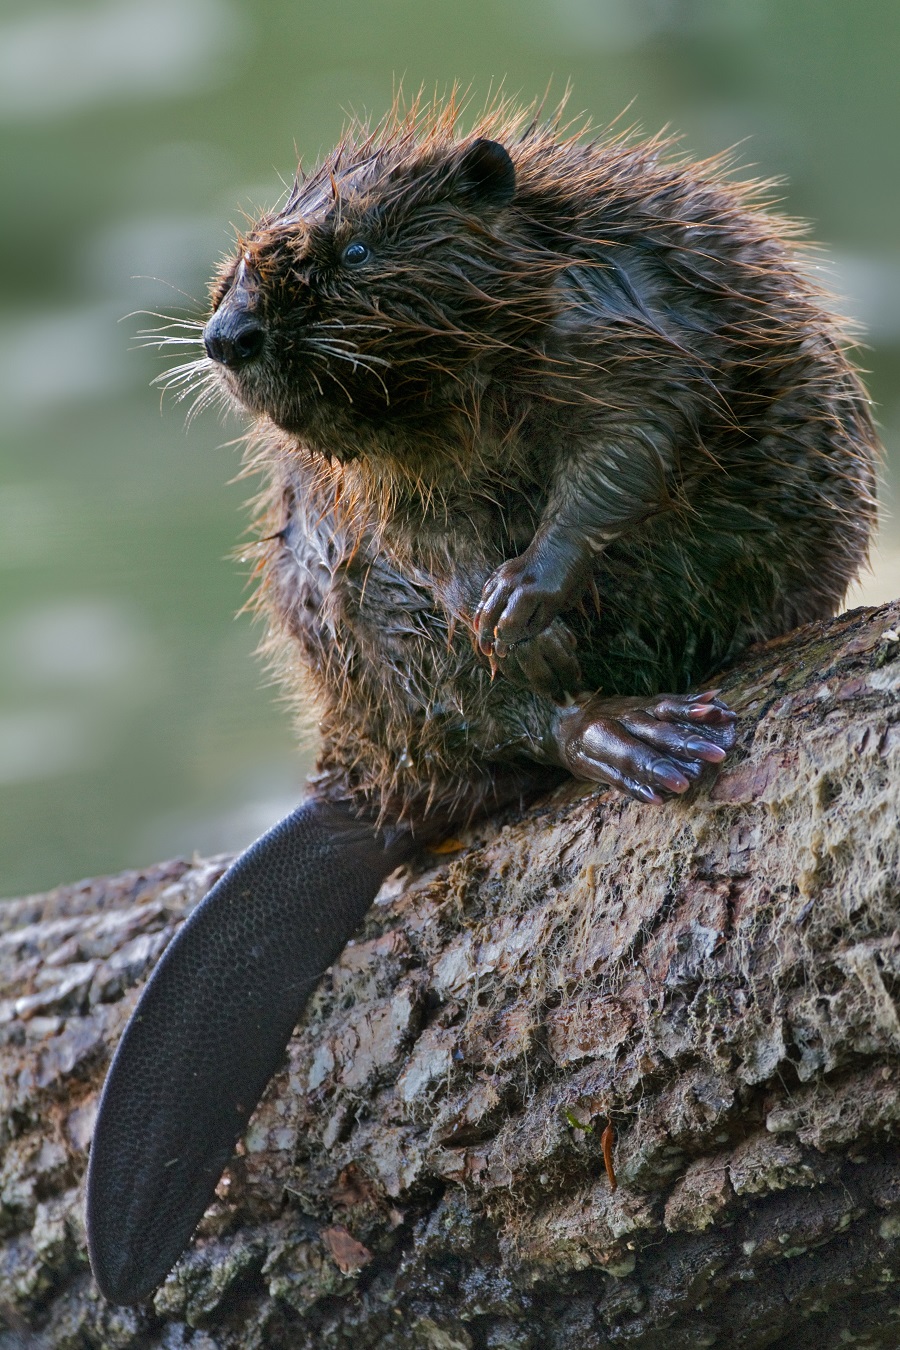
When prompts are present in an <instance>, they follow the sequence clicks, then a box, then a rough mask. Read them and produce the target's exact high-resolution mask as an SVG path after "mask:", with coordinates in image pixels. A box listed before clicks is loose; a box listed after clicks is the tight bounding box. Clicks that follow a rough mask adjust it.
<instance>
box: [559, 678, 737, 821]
mask: <svg viewBox="0 0 900 1350" xmlns="http://www.w3.org/2000/svg"><path fill="white" fill-rule="evenodd" d="M717 692H718V691H717V690H708V691H707V692H706V693H703V694H691V695H679V694H658V695H651V696H650V697H649V698H602V697H599V696H598V697H596V698H591V699H589V700H587V701H586V702H583V703H574V704H572V705H570V706H569V707H568V708H560V709H559V711H558V713H557V715H556V718H555V720H554V725H553V740H554V744H555V749H556V752H557V754H558V756H559V757H560V762H561V763H562V764H563V765H565V767H566V768H567V769H568V770H569V772H570V773H572V774H574V776H575V777H576V778H586V779H589V780H590V781H592V782H600V783H609V784H611V785H612V786H613V787H616V788H618V789H619V790H620V791H621V792H625V793H627V794H628V796H629V797H634V799H635V800H636V801H639V802H662V801H664V800H665V799H666V798H667V797H671V796H677V795H678V794H680V793H682V792H687V790H688V788H689V787H690V786H691V784H692V783H694V782H696V780H697V779H698V778H699V777H700V775H701V774H702V772H703V770H704V768H705V767H706V766H707V765H708V764H720V763H721V762H722V760H723V759H724V758H725V756H726V755H727V754H728V752H729V750H730V749H731V748H732V746H733V745H734V741H735V736H736V725H735V724H736V721H737V718H736V715H735V713H733V712H732V711H731V709H730V708H729V707H727V706H726V704H724V703H723V702H722V700H721V699H720V698H718V697H717Z"/></svg>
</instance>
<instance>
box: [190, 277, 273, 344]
mask: <svg viewBox="0 0 900 1350" xmlns="http://www.w3.org/2000/svg"><path fill="white" fill-rule="evenodd" d="M258 309H259V288H258V284H257V277H256V274H255V273H254V272H253V271H252V270H251V269H250V267H249V266H248V264H247V259H241V262H240V265H239V266H238V269H237V272H236V274H235V278H234V281H233V282H232V286H231V290H230V291H229V292H228V294H227V295H226V296H225V299H224V300H223V301H222V303H221V305H220V306H219V308H218V309H217V310H216V312H215V314H214V315H213V316H212V318H211V319H210V321H209V323H208V324H207V325H206V327H205V328H204V330H203V345H204V347H205V348H206V354H207V356H208V357H209V358H210V360H211V361H217V362H218V363H219V365H220V366H228V367H229V368H230V369H232V370H235V369H237V368H238V367H239V366H246V365H249V363H250V362H251V361H253V360H255V359H256V357H257V356H259V354H260V352H261V351H262V347H263V342H264V341H265V336H266V332H265V328H264V327H263V325H262V322H261V321H260V319H259V317H258V313H257V311H258Z"/></svg>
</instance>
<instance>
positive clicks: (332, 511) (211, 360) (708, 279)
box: [88, 107, 876, 1303]
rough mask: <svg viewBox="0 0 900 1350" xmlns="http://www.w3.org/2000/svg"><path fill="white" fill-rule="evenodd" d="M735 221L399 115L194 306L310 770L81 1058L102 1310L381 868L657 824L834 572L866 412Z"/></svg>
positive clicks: (806, 301) (341, 159) (349, 144)
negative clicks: (742, 678)
mask: <svg viewBox="0 0 900 1350" xmlns="http://www.w3.org/2000/svg"><path fill="white" fill-rule="evenodd" d="M760 194H761V189H760V186H759V185H754V184H747V183H737V182H734V181H732V179H731V177H730V174H729V172H728V169H727V165H726V163H725V161H724V160H722V159H714V160H710V161H706V162H704V163H702V164H694V163H691V162H689V161H688V160H686V159H685V158H683V157H679V156H678V155H677V154H676V152H675V151H674V149H673V146H672V144H671V143H670V142H668V141H666V140H665V139H664V138H662V137H656V138H653V139H649V140H639V139H634V138H631V137H627V136H625V137H622V136H606V137H602V136H601V137H599V138H595V139H592V140H585V139H584V137H583V136H580V135H577V134H573V133H571V132H569V131H566V130H563V129H562V128H561V125H560V121H559V119H558V118H556V119H553V118H551V119H549V120H547V121H545V120H542V119H541V117H539V116H535V115H534V114H533V112H527V113H522V112H519V113H517V112H514V111H512V110H511V109H510V108H509V107H503V108H500V109H495V110H494V111H493V112H491V113H489V114H487V115H485V117H484V118H483V119H482V120H481V122H480V123H479V124H478V125H477V126H476V127H475V128H474V129H472V130H471V131H469V132H468V133H467V134H465V133H463V132H462V131H461V130H460V125H459V119H458V113H457V110H456V109H455V108H453V107H451V108H449V109H440V108H437V109H433V110H431V111H430V112H425V113H422V112H421V111H420V110H418V109H415V110H413V112H412V113H411V114H410V115H408V116H399V115H394V116H392V117H390V118H389V119H388V120H387V121H386V122H384V123H383V124H381V125H380V126H378V127H377V128H375V129H374V130H371V129H369V128H367V127H364V126H355V127H353V128H351V130H350V131H349V132H348V134H347V135H346V137H345V139H344V140H343V142H342V144H341V145H340V147H339V148H338V149H337V150H336V151H335V152H334V153H333V154H332V155H330V156H329V157H328V158H327V159H326V160H325V161H324V162H323V163H322V164H321V165H320V167H319V168H318V169H317V170H316V171H315V172H314V173H312V174H311V175H309V176H303V175H302V174H300V175H298V177H297V180H296V182H295V184H294V186H293V189H292V190H291V191H290V192H289V194H288V196H287V198H286V200H285V201H284V203H283V205H281V207H280V208H279V209H278V210H276V211H275V212H274V213H272V214H270V215H268V216H265V217H264V218H263V219H261V220H260V221H259V222H258V223H257V224H256V225H255V226H254V227H253V228H252V229H251V230H249V231H248V232H247V234H246V236H245V237H243V238H241V239H240V240H239V242H238V247H237V249H236V251H235V255H234V257H233V258H231V259H229V260H228V262H227V263H225V264H224V265H223V266H222V268H221V269H220V271H219V274H218V276H217V278H216V280H215V282H214V285H213V290H212V306H211V309H212V314H211V317H210V318H209V320H208V321H207V322H206V324H205V327H204V328H203V332H202V341H203V344H204V348H205V354H204V355H203V356H201V357H200V358H199V360H198V361H196V362H195V363H193V364H192V365H191V366H190V367H189V368H188V369H187V374H186V376H184V377H185V378H188V380H189V381H190V380H195V381H196V382H198V385H199V386H200V387H201V392H203V382H204V381H207V382H209V381H214V382H215V384H216V386H217V387H218V388H220V389H221V390H222V391H224V392H225V394H226V395H227V397H228V398H229V399H230V400H232V401H233V402H236V403H237V404H238V405H240V407H242V408H243V409H245V410H246V411H247V412H249V414H250V416H251V419H252V431H251V436H250V463H251V465H252V467H253V468H254V469H258V470H260V471H261V472H262V473H263V475H264V476H265V478H266V481H267V489H266V494H265V500H264V505H263V511H262V516H261V525H260V530H259V534H260V543H259V546H258V547H259V558H258V573H259V578H260V588H259V597H260V598H259V604H260V607H261V609H262V611H263V613H264V614H265V616H266V618H267V621H268V626H269V636H268V647H269V651H270V653H271V654H272V656H273V659H274V660H275V662H276V664H277V667H278V670H279V672H280V674H281V675H282V677H283V678H284V679H285V681H286V683H287V686H288V688H289V689H290V690H291V691H293V692H295V693H296V692H297V691H301V690H302V694H303V697H304V699H308V698H309V697H310V696H311V697H312V699H313V701H314V704H315V706H316V707H317V709H318V712H319V716H320V722H321V733H322V751H321V756H320V759H319V763H318V765H317V769H316V771H315V773H314V775H313V776H312V778H311V780H310V793H309V796H308V798H307V799H306V801H304V802H303V803H302V804H301V806H300V807H299V808H298V809H297V810H296V811H295V812H294V813H292V815H290V816H289V817H288V818H287V819H286V820H285V821H282V822H281V823H280V824H279V825H278V826H276V827H275V829H274V830H272V831H271V832H270V833H269V834H268V835H265V836H263V838H262V839H261V840H259V841H257V843H256V844H255V845H253V846H252V848H251V849H250V850H248V852H247V853H245V854H244V855H243V856H242V857H241V858H239V859H238V861H237V862H236V863H235V864H234V866H233V867H232V868H231V869H230V870H229V872H228V873H226V875H225V876H224V877H223V878H222V879H221V880H220V881H219V882H218V883H217V885H216V886H215V887H214V888H213V890H212V891H211V892H210V894H209V896H208V897H207V898H206V900H205V901H204V902H203V903H202V904H201V905H200V906H199V907H198V909H197V910H196V911H195V912H194V914H193V915H192V916H191V918H190V919H189V920H188V922H187V923H186V924H185V925H184V926H183V928H182V930H181V932H180V933H179V935H178V937H177V938H176V940H175V941H174V942H173V943H172V944H171V945H170V947H169V948H168V950H167V951H166V953H165V955H164V957H163V960H162V961H161V963H160V965H159V966H158V968H157V970H156V972H155V973H154V976H153V978H152V979H151V981H150V983H149V985H148V987H147V989H146V990H145V992H144V995H143V997H142V1000H141V1002H140V1004H139V1006H138V1008H137V1010H136V1012H135V1014H134V1016H133V1018H132V1021H131V1022H130V1023H129V1025H128V1027H127V1029H126V1031H125V1034H124V1036H123V1038H122V1042H121V1044H120V1046H119V1049H118V1051H117V1054H116V1056H115V1060H114V1063H113V1066H112V1068H111V1070H110V1073H109V1076H108V1079H107V1083H106V1086H105V1088H104V1094H103V1098H102V1102H101V1106H100V1112H99V1117H98V1123H97V1129H96V1133H95V1136H94V1141H93V1147H92V1152H91V1162H90V1175H89V1184H88V1235H89V1246H90V1252H91V1259H92V1264H93V1268H94V1272H95V1275H96V1278H97V1281H98V1283H99V1285H100V1288H101V1290H102V1291H103V1293H104V1294H105V1295H106V1296H107V1297H108V1298H110V1299H111V1300H113V1301H115V1302H122V1303H127V1302H135V1301H139V1300H140V1299H142V1298H144V1297H147V1296H148V1295H149V1293H150V1292H152V1290H153V1288H154V1287H155V1286H156V1284H157V1283H158V1282H159V1281H160V1280H161V1279H162V1278H163V1277H164V1275H165V1274H166V1273H167V1271H168V1270H169V1269H170V1267H171V1266H172V1264H173V1263H174V1262H175V1260H176V1259H177V1257H178V1256H179V1254H180V1252H181V1251H182V1250H183V1248H184V1246H185V1245H186V1244H187V1242H188V1241H189V1239H190V1236H191V1232H192V1231H193V1228H194V1227H195V1225H196V1223H197V1221H198V1219H199V1218H200V1216H201V1214H202V1212H203V1209H204V1208H205V1206H206V1204H207V1203H208V1201H209V1199H210V1197H211V1193H212V1191H213V1189H214V1187H215V1185H216V1182H217V1180H218V1177H219V1175H220V1172H221V1169H222V1168H223V1167H224V1166H225V1164H226V1163H227V1161H228V1159H229V1157H230V1156H231V1153H232V1151H233V1149H234V1146H235V1142H236V1139H237V1137H238V1135H239V1133H240V1132H241V1130H242V1129H243V1127H244V1125H245V1124H246V1122H247V1120H248V1118H249V1115H250V1113H251V1111H252V1110H253V1108H254V1106H255V1104H256V1102H257V1101H258V1099H259V1097H260V1096H261V1094H262V1092H263V1090H264V1088H265V1085H266V1082H267V1081H268V1079H269V1078H270V1076H271V1075H272V1073H273V1072H274V1070H275V1068H276V1067H277V1064H278V1061H279V1058H280V1056H281V1054H282V1053H283V1049H284V1046H285V1044H286V1042H287V1040H288V1038H289V1036H290V1033H291V1030H292V1028H293V1026H294V1024H295V1023H296V1021H297V1019H298V1017H299V1014H300V1011H301V1009H302V1007H303V1004H304V1002H305V999H306V997H307V996H308V993H309V992H310V990H311V988H312V987H313V986H314V983H315V981H316V978H317V977H318V976H319V975H320V974H321V972H322V970H323V969H324V968H325V967H327V966H328V964H330V962H331V961H332V960H333V959H334V958H335V957H336V955H337V954H338V952H339V951H340V949H341V948H342V946H343V945H344V944H345V942H346V941H347V939H348V938H349V937H350V935H351V934H352V932H353V930H354V928H355V927H356V925H357V924H358V922H359V920H360V918H361V917H362V915H363V913H364V912H365V910H366V908H367V907H368V905H369V904H370V903H371V901H372V899H373V898H374V896H375V894H376V892H377V889H378V887H379V885H380V883H381V881H382V880H383V878H384V877H385V876H386V875H387V874H388V873H389V872H390V871H391V870H392V869H393V868H394V867H395V866H396V865H397V863H398V862H399V861H401V860H402V859H404V858H405V857H407V856H409V854H410V852H411V850H412V849H414V848H415V847H416V846H417V845H418V844H420V843H422V842H423V841H427V840H428V839H430V838H434V837H435V836H437V835H440V834H442V833H444V834H446V833H447V832H449V831H452V830H453V829H454V828H458V827H459V826H460V825H461V824H464V823H465V822H467V821H470V820H471V819H473V818H474V817H476V816H478V815H483V814H484V813H487V812H490V811H492V810H495V809H496V808H498V807H500V806H502V805H504V804H509V803H511V802H516V801H518V800H522V799H524V798H525V797H527V796H529V795H533V794H535V793H537V792H540V791H542V790H544V789H546V788H547V787H549V786H552V785H553V784H554V783H556V782H558V781H560V779H561V778H564V777H565V776H566V775H567V774H569V775H574V776H575V777H576V778H580V779H584V780H588V781H591V782H594V783H599V784H603V785H606V786H612V787H613V788H616V789H618V790H620V791H621V792H624V793H626V794H627V795H629V796H630V797H632V798H634V799H636V800H637V801H639V802H642V803H645V804H651V805H652V804H659V803H660V802H662V801H664V800H665V799H666V798H669V797H672V796H675V795H678V794H682V793H684V792H685V791H687V790H688V789H689V788H690V787H691V785H692V784H694V783H695V782H696V781H697V780H698V779H699V778H700V776H701V775H702V774H703V772H704V770H705V769H706V768H707V766H709V765H715V764H718V763H720V762H721V761H722V760H723V759H724V758H725V756H726V755H727V753H728V751H729V749H730V748H731V746H732V744H733V741H734V737H735V718H734V714H733V713H732V712H731V710H730V709H728V708H727V707H726V706H725V704H724V703H723V702H722V700H721V699H720V698H719V697H718V694H717V691H716V690H715V689H705V690H704V688H703V686H704V684H705V683H709V682H710V681H711V680H712V679H713V678H714V675H715V672H716V671H717V670H718V669H720V668H721V667H722V666H723V665H724V664H725V663H727V662H728V661H729V660H730V659H731V658H732V657H733V656H734V655H735V654H736V653H737V652H739V651H740V650H741V649H742V648H744V647H746V646H747V645H748V644H749V643H751V642H754V641H757V640H760V639H766V638H771V637H773V636H775V635H777V634H781V633H784V632H786V631H788V630H790V629H791V628H793V627H795V626H796V625H798V624H801V623H804V622H807V621H809V620H813V619H820V618H823V617H825V616H828V615H830V614H832V613H833V612H834V611H835V609H836V608H837V606H838V605H839V603H840V601H841V599H842V597H843V595H844V593H845V591H846V588H847V586H848V584H849V583H850V582H851V580H852V579H853V578H854V577H855V576H856V574H857V573H858V571H859V569H860V567H861V566H862V564H863V562H864V560H865V558H866V553H867V547H868V542H869V538H870V535H871V532H872V527H873V521H874V510H875V508H874V464H875V459H876V438H875V433H874V430H873V425H872V420H871V417H870V411H869V404H868V401H867V398H866V395H865V392H864V390H863V388H862V385H861V383H860V380H859V378H858V375H857V373H856V371H855V369H854V368H853V366H852V364H851V363H850V361H849V359H848V357H847V354H846V346H847V337H846V333H845V331H844V330H843V329H842V328H841V326H840V324H839V323H838V321H837V320H835V319H834V318H832V317H831V316H830V315H829V313H827V311H826V308H825V306H824V303H823V300H822V297H821V295H820V293H819V291H818V290H817V288H816V287H815V285H814V284H813V282H812V280H811V279H810V274H809V269H808V267H807V266H806V265H805V263H804V260H803V257H802V254H800V253H799V252H798V248H797V246H796V245H795V244H794V239H795V236H796V234H797V230H796V227H795V226H794V225H793V224H792V223H790V222H788V221H786V220H784V219H782V218H779V217H776V216H775V215H773V214H772V213H771V211H770V210H769V209H768V208H767V207H766V205H765V204H764V203H763V202H762V200H761V195H760ZM698 685H699V688H700V689H701V691H702V692H699V693H698V692H691V690H692V689H696V688H697V687H698Z"/></svg>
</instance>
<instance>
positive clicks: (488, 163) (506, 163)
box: [454, 139, 516, 207]
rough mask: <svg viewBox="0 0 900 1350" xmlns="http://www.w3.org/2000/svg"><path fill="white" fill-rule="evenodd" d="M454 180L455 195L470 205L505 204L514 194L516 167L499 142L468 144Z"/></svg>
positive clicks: (483, 141)
mask: <svg viewBox="0 0 900 1350" xmlns="http://www.w3.org/2000/svg"><path fill="white" fill-rule="evenodd" d="M454 179H455V182H454V188H455V192H454V195H455V196H457V197H460V198H462V199H463V200H464V201H466V202H467V203H471V205H472V206H476V207H477V206H494V207H498V206H508V205H509V203H510V202H511V201H512V199H513V197H514V196H515V195H516V170H515V167H514V165H513V162H512V160H511V159H510V157H509V155H508V153H507V151H506V150H504V148H503V146H502V145H501V144H500V142H499V141H488V140H484V139H481V140H477V141H473V142H472V144H471V145H469V146H467V147H466V150H465V151H464V153H463V155H462V157H461V158H460V160H459V163H458V164H457V166H456V173H455V175H454Z"/></svg>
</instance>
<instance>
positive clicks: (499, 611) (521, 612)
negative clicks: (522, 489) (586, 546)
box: [475, 542, 587, 656]
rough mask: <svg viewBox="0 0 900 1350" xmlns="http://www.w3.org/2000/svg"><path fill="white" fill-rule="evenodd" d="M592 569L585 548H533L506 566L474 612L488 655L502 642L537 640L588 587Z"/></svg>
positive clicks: (490, 579) (493, 577)
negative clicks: (589, 567) (587, 564)
mask: <svg viewBox="0 0 900 1350" xmlns="http://www.w3.org/2000/svg"><path fill="white" fill-rule="evenodd" d="M586 581H587V567H586V561H585V558H584V557H583V556H582V550H580V549H574V550H571V549H567V550H563V549H561V548H553V549H551V548H550V546H549V545H548V544H547V543H546V542H545V543H543V544H541V545H538V544H537V543H535V544H533V545H532V547H531V548H529V549H526V551H525V552H524V553H523V554H521V556H520V557H518V558H510V559H509V561H508V562H505V563H501V565H500V566H499V567H498V568H497V570H496V572H492V573H491V575H490V576H489V577H488V579H487V581H486V582H485V583H484V589H483V590H482V592H481V601H480V603H479V605H478V608H477V610H476V611H475V634H476V638H477V641H478V646H479V647H480V649H481V651H482V652H483V654H484V655H485V656H491V655H492V654H494V652H495V650H496V645H497V644H498V643H503V644H505V645H506V646H507V647H510V646H512V644H513V643H518V642H524V641H525V640H526V639H528V638H536V637H537V636H538V634H539V633H542V632H543V631H544V630H545V629H546V628H547V627H548V626H549V625H550V624H551V623H552V622H553V620H554V619H555V618H556V616H557V615H558V614H559V613H561V612H562V610H564V609H566V608H567V607H568V606H569V605H570V604H572V603H573V601H574V600H577V599H578V595H579V593H580V592H581V590H582V589H583V587H584V585H585V583H586Z"/></svg>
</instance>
